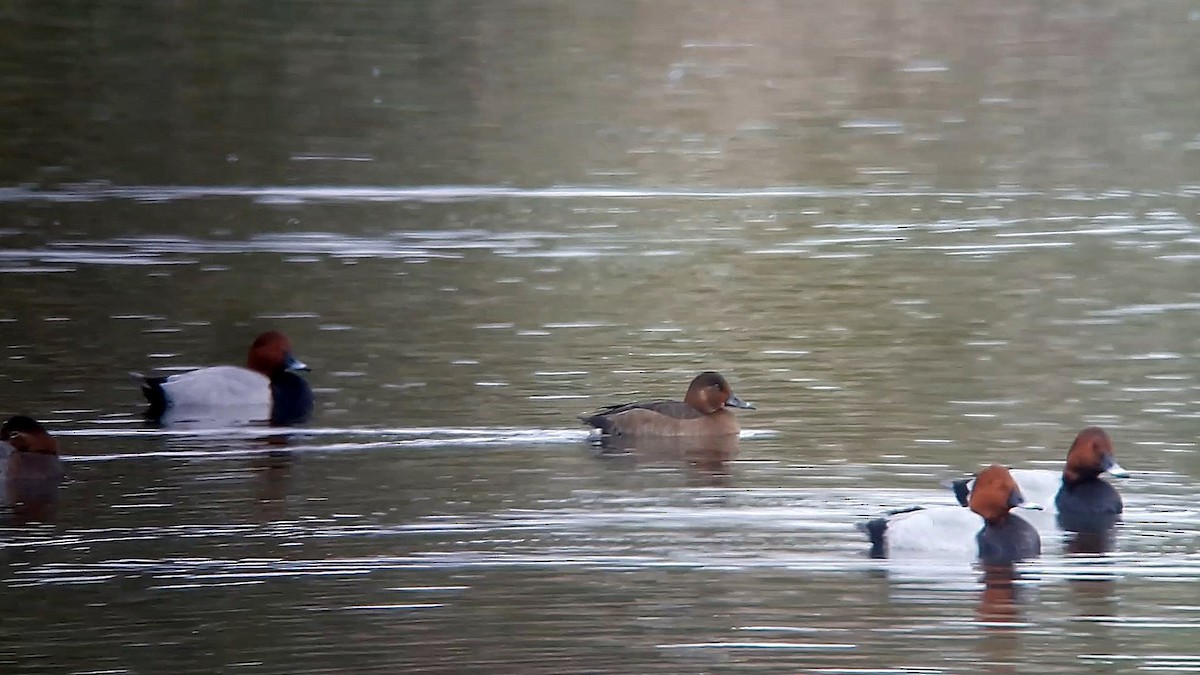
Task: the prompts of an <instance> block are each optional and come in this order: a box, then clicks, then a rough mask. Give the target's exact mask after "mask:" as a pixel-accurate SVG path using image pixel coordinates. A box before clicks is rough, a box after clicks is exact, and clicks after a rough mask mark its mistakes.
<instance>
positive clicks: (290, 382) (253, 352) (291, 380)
mask: <svg viewBox="0 0 1200 675" xmlns="http://www.w3.org/2000/svg"><path fill="white" fill-rule="evenodd" d="M301 370H308V366H306V365H304V364H303V363H301V362H300V361H299V360H298V359H296V357H295V356H293V355H292V343H291V341H290V340H289V339H288V337H287V336H286V335H284V334H283V333H280V332H279V331H275V330H273V331H267V332H266V333H263V334H262V335H259V336H258V337H257V338H255V339H254V342H253V343H252V344H251V345H250V351H249V354H248V355H247V357H246V365H245V366H244V367H243V366H212V367H209V368H200V369H199V370H193V371H190V372H186V373H179V374H177V375H171V376H168V377H148V378H145V383H144V384H143V385H142V393H143V394H145V396H146V400H147V401H149V402H150V408H149V410H147V411H146V415H147V417H149V418H151V419H153V420H162V419H163V418H164V415H166V414H167V413H168V412H170V413H171V414H172V416H173V417H175V418H180V419H185V418H187V417H189V416H195V417H207V416H210V415H212V416H214V417H225V415H222V414H221V411H228V410H236V411H237V415H236V416H229V417H231V418H232V417H237V418H239V419H243V420H245V421H264V422H267V421H269V422H270V423H271V424H277V425H288V424H298V423H300V422H304V421H305V420H307V419H308V417H309V416H310V415H311V414H312V409H313V395H312V389H311V388H310V387H309V386H308V382H307V381H305V379H304V378H303V377H300V376H299V375H297V374H296V371H301Z"/></svg>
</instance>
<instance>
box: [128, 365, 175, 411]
mask: <svg viewBox="0 0 1200 675" xmlns="http://www.w3.org/2000/svg"><path fill="white" fill-rule="evenodd" d="M129 374H130V375H132V376H133V377H135V378H137V379H139V380H141V381H142V395H143V396H145V397H146V402H147V403H149V404H150V405H149V406H148V407H147V408H146V413H145V414H146V419H149V420H157V419H159V418H160V417H162V416H163V413H165V412H166V411H167V394H166V392H164V391H163V388H162V385H163V382H166V381H167V378H165V377H146V376H145V375H142V374H141V373H132V372H131V373H129Z"/></svg>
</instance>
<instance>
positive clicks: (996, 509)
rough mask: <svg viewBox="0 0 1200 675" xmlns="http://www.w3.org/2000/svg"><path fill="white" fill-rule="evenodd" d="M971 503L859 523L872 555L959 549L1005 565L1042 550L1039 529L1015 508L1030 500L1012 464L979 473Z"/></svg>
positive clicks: (952, 552)
mask: <svg viewBox="0 0 1200 675" xmlns="http://www.w3.org/2000/svg"><path fill="white" fill-rule="evenodd" d="M968 506H969V510H968V509H962V508H958V507H956V506H932V507H921V506H918V507H913V508H909V509H902V510H898V511H892V512H891V513H889V514H887V515H886V516H884V517H881V518H875V519H873V520H869V521H866V522H863V523H858V525H857V526H858V529H859V530H860V531H862V532H863V533H865V534H866V535H867V536H868V538H869V539H870V541H871V557H874V558H887V557H892V556H895V555H897V554H904V553H908V554H914V553H915V554H929V555H955V556H962V557H972V558H977V559H978V560H980V561H981V562H983V563H985V564H990V565H991V564H994V565H1004V564H1012V563H1014V562H1017V561H1021V560H1026V559H1028V558H1033V557H1036V556H1038V555H1041V552H1042V543H1041V537H1040V536H1039V535H1038V532H1037V529H1036V528H1034V526H1033V525H1031V524H1030V523H1029V522H1028V521H1026V520H1025V519H1023V518H1021V517H1020V516H1018V515H1016V514H1013V513H1010V511H1011V510H1012V509H1013V508H1016V507H1018V506H1020V507H1023V508H1027V509H1035V510H1036V509H1040V508H1041V507H1040V505H1037V504H1034V503H1032V502H1027V501H1026V500H1025V497H1024V495H1022V494H1021V488H1020V487H1019V486H1018V485H1017V482H1016V480H1014V479H1013V476H1012V474H1011V473H1010V472H1009V470H1008V468H1007V467H1005V466H1002V465H1000V464H993V465H991V466H989V467H987V468H986V469H984V470H983V471H980V472H979V475H977V476H976V477H975V489H974V490H972V491H971V495H970V498H969V500H968Z"/></svg>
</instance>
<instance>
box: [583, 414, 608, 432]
mask: <svg viewBox="0 0 1200 675" xmlns="http://www.w3.org/2000/svg"><path fill="white" fill-rule="evenodd" d="M579 421H580V422H583V423H584V424H586V425H588V426H589V427H592V428H593V429H595V430H597V431H599V432H600V435H603V436H611V435H613V433H614V431H615V430H614V428H613V422H612V419H610V418H609V417H608V416H607V415H580V416H579Z"/></svg>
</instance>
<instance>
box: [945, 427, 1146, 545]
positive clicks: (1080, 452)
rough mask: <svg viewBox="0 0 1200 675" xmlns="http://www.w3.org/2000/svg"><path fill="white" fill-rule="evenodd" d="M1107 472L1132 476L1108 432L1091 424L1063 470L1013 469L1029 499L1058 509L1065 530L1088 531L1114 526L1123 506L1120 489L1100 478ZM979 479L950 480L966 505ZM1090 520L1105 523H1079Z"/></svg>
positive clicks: (960, 500)
mask: <svg viewBox="0 0 1200 675" xmlns="http://www.w3.org/2000/svg"><path fill="white" fill-rule="evenodd" d="M1104 472H1108V473H1109V474H1111V475H1113V476H1116V477H1117V478H1125V477H1128V476H1129V472H1128V471H1126V470H1125V469H1123V468H1121V465H1120V464H1117V460H1116V458H1115V457H1114V456H1113V447H1112V440H1110V439H1109V437H1108V434H1107V433H1105V432H1104V430H1103V429H1101V428H1100V427H1088V428H1086V429H1084V430H1083V431H1080V432H1079V435H1077V436H1076V437H1075V441H1074V442H1073V443H1071V449H1070V450H1068V451H1067V462H1066V465H1065V466H1064V467H1063V470H1062V471H1061V472H1057V471H1050V470H1042V469H1013V470H1012V476H1013V479H1014V480H1016V481H1017V484H1018V485H1019V486H1020V488H1021V492H1022V493H1023V494H1025V495H1026V496H1028V497H1029V499H1030V500H1032V501H1035V502H1037V503H1039V504H1045V505H1046V507H1047V509H1050V508H1053V509H1054V510H1055V511H1057V513H1058V517H1059V521H1060V524H1062V525H1063V526H1064V529H1069V530H1076V529H1078V528H1077V527H1074V526H1072V524H1074V525H1078V526H1079V527H1083V528H1084V529H1087V530H1097V529H1103V528H1104V527H1106V526H1111V525H1112V524H1113V522H1115V519H1116V516H1118V515H1119V514H1120V513H1121V511H1122V510H1123V509H1124V505H1123V504H1122V502H1121V495H1120V494H1118V493H1117V489H1116V488H1114V487H1113V486H1112V485H1110V484H1109V483H1107V482H1106V481H1103V480H1101V479H1100V474H1102V473H1104ZM977 480H978V478H963V479H961V480H955V481H952V482H951V483H950V487H951V488H952V489H953V490H954V496H955V497H956V498H957V499H958V503H959V504H962V505H963V506H966V505H967V503H968V500H969V498H970V494H971V493H972V491H973V490H974V485H975V483H976V481H977ZM1064 518H1065V521H1064ZM1088 519H1091V520H1097V521H1105V522H1104V523H1098V524H1097V526H1091V527H1089V526H1085V525H1083V524H1080V523H1079V522H1077V521H1080V520H1088Z"/></svg>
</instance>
